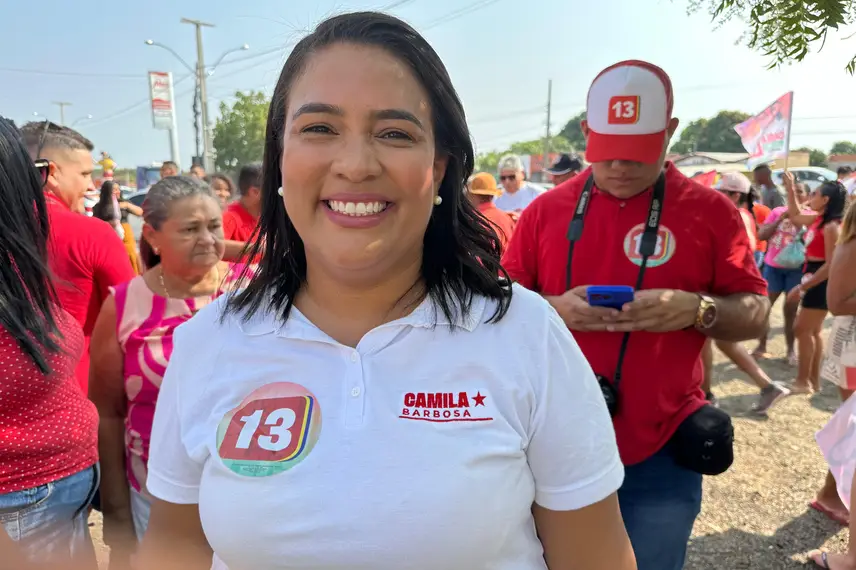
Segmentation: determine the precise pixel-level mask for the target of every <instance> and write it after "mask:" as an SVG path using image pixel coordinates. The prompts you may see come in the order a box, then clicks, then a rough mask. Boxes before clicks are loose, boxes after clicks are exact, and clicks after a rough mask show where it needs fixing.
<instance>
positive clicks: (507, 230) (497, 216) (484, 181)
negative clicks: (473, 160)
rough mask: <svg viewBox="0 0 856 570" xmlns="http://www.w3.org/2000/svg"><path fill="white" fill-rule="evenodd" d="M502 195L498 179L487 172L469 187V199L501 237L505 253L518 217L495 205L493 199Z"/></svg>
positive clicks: (477, 176) (477, 175)
mask: <svg viewBox="0 0 856 570" xmlns="http://www.w3.org/2000/svg"><path fill="white" fill-rule="evenodd" d="M500 194H502V190H500V189H499V188H498V187H497V185H496V178H494V177H493V176H492V175H491V174H489V173H487V172H479V173H478V174H476V175H475V176H473V177H472V178H471V179H470V182H469V184H468V185H467V197H468V198H469V199H470V202H471V203H472V205H473V206H475V207H476V209H477V210H478V211H479V213H480V214H481V215H482V216H484V217H485V218H487V220H488V221H489V222H490V223H491V225H492V226H493V229H494V231H496V234H497V236H499V247H500V251H505V246H506V245H507V244H508V240H509V239H511V234H512V233H513V232H514V225H515V224H516V223H517V218H518V216H517V214H514V213H512V212H503V211H502V210H500V209H499V208H497V207H496V206H495V205H494V203H493V199H494V198H495V197H496V196H499V195H500Z"/></svg>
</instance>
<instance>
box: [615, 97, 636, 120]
mask: <svg viewBox="0 0 856 570" xmlns="http://www.w3.org/2000/svg"><path fill="white" fill-rule="evenodd" d="M638 120H639V96H638V95H616V96H614V97H612V98H610V100H609V120H608V121H607V122H608V123H609V124H610V125H633V124H635V123H636V122H637V121H638Z"/></svg>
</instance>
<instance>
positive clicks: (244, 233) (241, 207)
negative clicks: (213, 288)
mask: <svg viewBox="0 0 856 570" xmlns="http://www.w3.org/2000/svg"><path fill="white" fill-rule="evenodd" d="M261 186H262V165H261V164H258V163H256V164H248V165H246V166H243V167H241V171H240V173H239V174H238V192H239V194H240V197H239V198H238V199H237V200H236V201H235V202H232V203H231V204H229V205H228V206H226V211H225V212H223V237H224V238H225V239H226V254H225V255H224V256H223V259H224V260H226V261H238V260H239V259H240V258H241V255H242V252H243V251H244V248H245V246H246V245H247V242H248V241H250V238H251V237H252V235H253V232H255V230H256V224H257V223H258V221H259V215H260V214H261V211H262V190H261Z"/></svg>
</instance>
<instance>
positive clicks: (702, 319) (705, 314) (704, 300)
mask: <svg viewBox="0 0 856 570" xmlns="http://www.w3.org/2000/svg"><path fill="white" fill-rule="evenodd" d="M698 297H699V304H698V311H697V312H696V320H695V328H697V329H699V330H706V329H709V328H710V327H712V326H713V325H714V323H716V314H717V310H716V301H714V300H713V299H712V298H711V297H708V296H707V295H702V294H701V293H699V295H698Z"/></svg>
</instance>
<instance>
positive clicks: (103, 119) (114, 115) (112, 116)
mask: <svg viewBox="0 0 856 570" xmlns="http://www.w3.org/2000/svg"><path fill="white" fill-rule="evenodd" d="M193 76H194V74H193V73H188V74H187V75H184V76H182V77H180V78H179V79H177V80H176V82H175V83H174V84H173V86H175V85H179V84H180V83H181V82H183V81H185V80H186V79H189V78H191V77H193ZM176 98H177V97H176ZM148 103H149V98H148V97H146V98H145V99H141V100H139V101H137V102H136V103H133V104H132V105H128V106H127V107H125V108H124V109H120V110H118V111H116V112H114V113H110V114H109V115H105V116H103V117H98V118H97V119H93V120H92V121H89V123H88V124H87V127H91V126H93V125H100V124H101V123H106V122H107V121H112V120H113V119H118V118H119V117H121V116H123V115H126V114H128V113H130V112H131V111H133V110H135V109H137V108H138V107H142V106H143V105H146V104H148ZM173 105H175V101H173Z"/></svg>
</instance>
